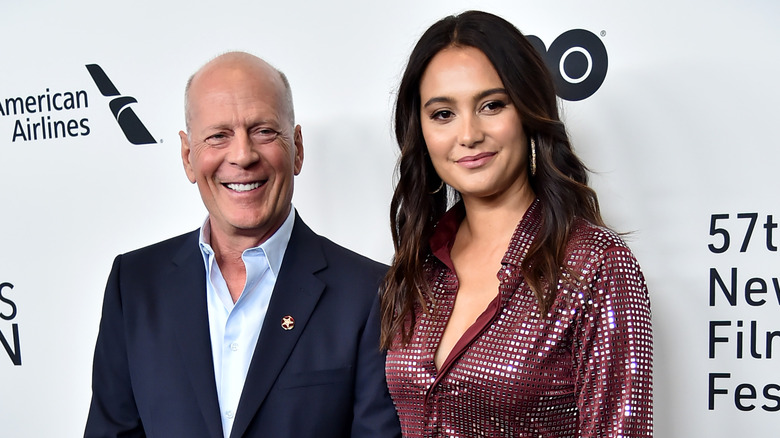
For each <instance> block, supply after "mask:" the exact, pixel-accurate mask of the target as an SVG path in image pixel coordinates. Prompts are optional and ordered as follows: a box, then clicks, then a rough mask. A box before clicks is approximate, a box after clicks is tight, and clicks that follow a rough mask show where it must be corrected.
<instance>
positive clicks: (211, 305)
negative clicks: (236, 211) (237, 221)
mask: <svg viewBox="0 0 780 438" xmlns="http://www.w3.org/2000/svg"><path fill="white" fill-rule="evenodd" d="M294 222H295V209H294V208H292V207H291V208H290V214H289V215H288V216H287V219H286V220H285V221H284V223H283V224H282V226H281V227H279V229H278V230H277V231H276V232H275V233H274V234H273V235H272V236H271V237H270V238H268V240H266V241H265V242H263V243H262V244H261V245H260V246H256V247H254V248H249V249H247V250H244V252H243V254H242V255H241V258H242V260H243V261H244V266H245V267H246V284H245V285H244V290H243V291H242V292H241V296H240V297H239V298H238V300H237V301H236V302H235V303H233V298H231V296H230V292H229V291H228V288H227V283H225V279H224V278H223V277H222V272H221V271H220V269H219V266H218V265H217V262H216V258H215V256H214V250H213V249H212V247H211V245H210V242H211V239H210V237H211V228H210V225H209V220H208V218H207V219H206V222H205V223H204V224H203V226H202V227H201V230H200V250H201V253H202V254H203V262H204V263H205V264H206V298H207V303H208V315H209V332H210V334H211V353H212V355H213V357H214V377H215V378H216V382H217V397H218V398H219V408H220V414H221V418H222V432H223V434H224V436H225V438H228V437H229V436H230V431H231V429H232V428H233V420H234V418H235V415H236V409H237V408H238V401H239V399H240V398H241V391H242V390H243V388H244V381H245V380H246V375H247V371H248V370H249V364H250V363H251V362H252V355H253V354H254V351H255V345H256V344H257V338H258V337H259V336H260V329H261V327H262V326H263V320H265V314H266V312H267V311H268V304H269V303H270V301H271V293H272V292H273V290H274V286H275V285H276V278H277V277H278V276H279V269H281V267H282V259H283V258H284V252H285V250H286V249H287V243H288V242H289V241H290V235H291V234H292V229H293V223H294ZM280 323H281V321H280Z"/></svg>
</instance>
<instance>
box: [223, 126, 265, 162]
mask: <svg viewBox="0 0 780 438" xmlns="http://www.w3.org/2000/svg"><path fill="white" fill-rule="evenodd" d="M254 146H255V145H254V143H253V142H252V138H251V137H250V136H249V134H248V133H245V132H239V133H237V134H236V136H235V138H233V141H232V142H231V143H230V148H229V150H228V157H227V158H228V161H229V162H230V164H235V165H236V166H240V167H243V168H246V167H249V166H251V165H252V164H254V163H256V162H257V161H259V160H260V154H259V153H258V152H257V150H256V149H255V147H254Z"/></svg>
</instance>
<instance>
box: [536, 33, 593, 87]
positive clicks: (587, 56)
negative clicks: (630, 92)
mask: <svg viewBox="0 0 780 438" xmlns="http://www.w3.org/2000/svg"><path fill="white" fill-rule="evenodd" d="M527 37H528V39H529V40H530V41H531V44H532V45H533V46H534V48H535V49H536V51H537V52H539V53H540V54H541V55H542V58H543V59H544V63H545V64H546V65H547V69H548V70H550V73H551V74H552V76H553V79H554V80H555V88H556V92H557V93H558V96H559V97H560V98H561V99H565V100H570V101H577V100H583V99H585V98H588V97H590V96H592V95H593V93H595V92H596V90H598V89H599V87H601V84H602V83H604V78H606V77H607V49H606V47H604V44H603V43H602V42H601V39H599V37H597V36H596V35H594V34H593V33H591V32H588V31H587V30H583V29H573V30H570V31H568V32H565V33H563V34H561V36H559V37H558V38H556V39H555V41H553V42H552V44H550V48H549V49H547V48H546V47H545V46H544V43H543V42H542V40H540V39H539V38H538V37H536V36H533V35H528V36H527Z"/></svg>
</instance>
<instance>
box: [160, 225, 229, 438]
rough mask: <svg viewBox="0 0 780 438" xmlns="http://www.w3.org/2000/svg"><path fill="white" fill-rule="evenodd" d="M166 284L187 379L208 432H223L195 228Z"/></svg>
mask: <svg viewBox="0 0 780 438" xmlns="http://www.w3.org/2000/svg"><path fill="white" fill-rule="evenodd" d="M173 265H174V266H173V269H172V271H171V273H170V277H169V280H170V281H169V283H168V287H169V288H170V290H171V291H174V292H175V293H164V294H162V295H164V296H166V297H170V299H171V301H170V302H169V303H168V304H169V308H170V309H171V314H172V316H171V317H172V319H174V321H175V322H174V324H175V331H176V336H177V339H178V341H179V350H180V351H181V356H182V361H183V362H184V367H185V369H186V372H187V376H188V377H189V379H190V383H191V384H192V388H193V390H194V392H195V398H196V401H197V403H198V406H199V407H200V410H201V413H202V415H203V419H204V421H205V423H206V427H207V429H208V432H209V435H210V436H213V437H221V436H222V419H221V418H220V415H219V402H218V400H217V390H216V388H217V385H216V380H215V379H214V361H213V359H212V353H211V342H210V339H211V336H210V334H209V322H208V310H207V305H206V271H205V267H204V265H203V257H202V255H201V253H200V249H199V247H198V232H197V231H195V232H193V233H191V234H190V235H189V236H188V238H187V239H186V240H185V244H184V245H183V246H182V248H181V249H180V250H179V252H178V253H177V254H176V256H175V257H174V258H173Z"/></svg>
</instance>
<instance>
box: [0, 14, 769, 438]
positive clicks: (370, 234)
mask: <svg viewBox="0 0 780 438" xmlns="http://www.w3.org/2000/svg"><path fill="white" fill-rule="evenodd" d="M160 3H162V2H156V1H155V2H152V1H138V2H121V3H119V2H117V3H116V4H113V3H112V2H103V1H97V0H72V1H70V2H66V3H62V2H55V1H38V2H36V1H29V2H4V4H3V5H2V6H0V29H1V30H2V39H1V40H0V41H2V42H1V43H0V56H2V62H0V106H1V107H2V111H0V335H1V336H2V339H4V340H5V342H6V343H7V344H8V348H0V436H2V437H14V438H15V437H76V436H79V435H81V434H82V431H83V425H84V421H85V418H86V414H87V409H88V405H89V397H90V372H91V360H92V349H93V347H94V341H95V337H96V335H97V327H98V320H99V317H100V306H101V302H102V293H103V287H104V285H105V280H106V277H107V275H108V271H109V269H110V263H111V260H112V259H113V257H114V256H115V255H116V254H117V253H120V252H125V251H128V250H131V249H134V248H137V247H140V246H143V245H146V244H150V243H153V242H155V241H158V240H161V239H163V238H166V237H170V236H173V235H176V234H180V233H182V232H185V231H189V230H191V229H194V228H196V227H197V226H199V225H200V223H201V222H202V221H203V219H204V217H205V209H204V208H203V206H202V204H201V202H200V199H199V196H198V194H197V189H196V188H195V187H193V186H191V185H190V184H189V183H188V181H187V180H186V178H185V175H184V172H183V170H182V167H181V162H180V158H179V141H178V136H177V132H178V130H179V129H181V128H182V127H183V126H184V123H183V111H182V94H183V88H184V83H185V81H186V79H187V77H188V76H189V75H190V74H191V73H192V72H194V71H195V70H196V69H197V68H198V67H199V66H200V65H202V64H203V63H204V62H206V61H208V60H209V59H210V58H211V57H213V56H214V55H216V54H219V53H221V52H224V51H227V50H246V51H249V52H252V53H254V54H257V55H259V56H262V57H264V58H266V59H267V60H269V61H270V62H271V63H273V64H274V65H276V66H277V67H279V68H281V69H282V70H283V71H285V72H286V74H287V75H288V77H289V79H290V82H291V83H292V86H293V93H294V98H295V104H296V113H297V114H296V115H297V119H298V122H299V123H300V124H301V125H302V127H303V135H304V146H305V162H304V166H303V172H302V174H301V175H300V176H299V177H298V178H297V180H296V191H295V198H294V203H295V205H296V207H297V208H298V210H299V211H300V213H301V214H302V216H303V217H304V218H305V220H306V221H307V222H308V223H309V225H311V226H312V227H313V228H314V229H315V230H317V231H318V232H320V233H321V234H324V235H327V236H329V237H331V238H332V239H334V240H336V241H337V242H340V243H342V244H343V245H345V246H347V247H350V248H352V249H354V250H356V251H358V252H361V253H364V254H366V255H368V256H370V257H373V258H375V259H378V260H381V261H384V262H387V261H389V260H390V257H391V254H392V245H391V242H390V237H389V232H388V219H387V217H388V204H389V200H390V196H391V192H392V178H393V170H394V164H395V158H396V153H395V150H396V146H395V144H394V141H393V139H392V136H391V127H390V120H391V109H392V101H393V92H394V90H395V87H396V86H397V82H398V79H399V77H400V74H401V71H402V70H403V67H404V62H405V58H406V57H407V56H408V54H409V52H410V50H411V48H412V46H413V44H414V43H415V42H416V40H417V38H418V37H419V36H420V34H421V33H422V32H423V31H424V30H425V29H426V28H427V27H428V26H429V25H430V24H432V23H433V22H434V21H436V20H437V19H439V18H441V17H442V16H444V15H448V14H451V13H456V12H460V11H463V10H466V9H471V8H479V9H483V10H487V11H490V12H493V13H497V14H499V15H501V16H503V17H505V18H507V19H508V20H510V21H512V22H513V23H514V24H516V25H517V26H518V27H519V28H520V29H521V30H523V31H524V32H526V33H529V34H533V35H536V36H538V37H539V38H541V39H542V41H544V42H545V43H546V44H547V46H549V45H550V43H551V42H552V41H553V40H554V39H555V38H556V37H557V36H558V35H560V34H562V33H563V32H566V31H568V30H570V29H585V30H588V31H590V32H592V33H594V34H596V35H598V36H599V38H600V39H601V41H602V43H603V44H604V46H605V47H606V49H607V52H608V55H609V69H608V73H607V76H606V80H605V81H604V83H603V85H602V86H601V88H600V89H599V90H598V91H597V92H596V93H595V94H594V95H593V96H591V97H589V98H587V99H585V100H582V101H578V102H562V107H563V110H564V117H565V120H566V122H567V124H568V127H569V130H570V133H571V135H572V137H573V140H574V144H575V147H576V149H577V152H578V153H579V154H580V156H581V157H582V158H583V159H584V161H585V162H586V163H587V164H588V165H589V166H590V167H591V169H592V170H593V171H594V172H595V173H594V175H593V180H592V182H593V185H594V187H595V188H596V189H597V191H598V193H599V195H600V199H601V203H602V207H603V210H604V213H605V216H606V219H607V221H608V222H609V223H610V224H611V225H612V226H613V227H615V228H616V229H617V230H619V231H630V232H632V234H631V235H630V236H629V244H630V246H631V247H632V248H633V250H634V251H635V253H636V255H637V257H638V258H639V261H640V263H641V264H642V266H643V269H644V271H645V274H646V277H647V281H648V285H649V288H650V294H651V299H652V304H653V320H654V324H655V346H656V361H655V430H656V436H658V437H705V436H706V437H724V438H725V437H733V436H744V437H758V438H763V437H767V438H768V437H777V436H778V434H779V432H777V430H778V424H780V422H778V418H780V413H779V412H778V410H780V367H779V366H778V362H779V361H780V333H777V335H776V336H775V335H773V333H775V332H780V318H778V316H779V315H780V312H778V310H779V309H780V290H778V289H780V285H778V280H777V278H778V277H780V269H779V268H778V267H779V266H780V263H778V262H779V261H780V256H779V255H778V251H777V247H778V246H780V230H778V229H777V228H776V225H775V223H776V222H780V203H778V183H777V178H778V177H777V175H778V173H777V167H778V161H780V160H778V158H780V151H778V146H780V145H778V140H777V138H778V137H777V134H776V133H775V132H774V129H775V128H774V127H775V126H776V120H777V119H778V117H780V110H778V102H780V86H778V85H777V81H778V78H779V77H780V57H778V55H777V44H778V42H780V26H778V25H777V23H778V19H780V4H779V3H777V2H774V1H771V0H765V1H762V0H754V1H752V2H749V3H748V2H736V1H731V2H725V1H708V2H705V1H695V2H693V1H692V2H684V3H683V2H676V1H675V2H672V1H667V0H662V1H658V0H656V1H653V2H642V3H636V2H631V3H630V4H629V3H628V2H621V1H617V0H610V1H606V0H605V1H600V2H581V1H553V2H540V1H529V0H512V1H479V2H477V1H457V0H456V1H451V2H446V4H435V5H434V4H426V3H423V2H419V1H409V0H396V1H393V2H382V3H374V2H363V1H358V0H343V1H335V2H305V1H300V0H287V1H284V2H274V3H271V2H267V1H251V2H250V1H247V2H239V1H222V2H211V1H195V0H190V1H180V0H179V1H169V2H165V4H160ZM86 64H98V65H100V66H101V67H102V68H103V70H104V71H105V72H106V74H107V75H108V77H109V78H110V79H111V81H112V82H113V83H114V85H115V86H116V88H117V89H118V90H119V91H120V92H121V94H122V95H127V96H132V97H134V98H135V99H137V103H133V104H131V106H130V108H132V109H133V111H134V112H135V114H136V115H138V117H139V118H140V120H141V121H142V122H143V123H144V125H145V126H146V127H147V128H148V130H149V132H150V133H151V134H152V136H153V137H154V139H155V140H156V141H157V143H156V144H151V145H144V146H135V145H132V144H130V143H129V142H128V141H127V139H126V138H125V136H124V135H123V133H122V131H121V129H120V128H119V125H118V124H117V123H116V121H115V120H114V119H113V116H112V114H111V111H110V110H109V106H108V105H109V101H110V100H111V98H108V97H104V96H102V95H101V94H100V92H99V91H98V89H97V87H96V86H95V83H94V82H93V81H92V78H91V77H90V75H89V73H88V72H87V70H86V68H85V65H86ZM47 90H48V91H47ZM79 91H83V92H85V93H86V96H87V101H86V102H82V105H80V107H79V108H73V109H65V107H64V106H63V105H64V102H65V96H67V94H66V93H74V94H76V93H77V92H79ZM57 93H59V94H60V96H59V97H58V98H55V97H54V95H55V94H57ZM29 96H33V98H32V106H29V104H28V103H27V102H28V100H27V99H28V97H29ZM39 96H43V97H42V98H41V99H42V100H41V99H39V98H38V97H39ZM46 96H48V97H46ZM17 98H20V99H21V100H17ZM47 99H54V100H55V101H56V102H58V104H57V105H59V107H60V108H63V109H62V110H57V109H56V108H55V109H52V110H51V111H49V110H48V108H47V107H44V105H46V102H47ZM57 99H59V100H57ZM13 102H17V104H18V105H17V107H16V108H14V107H13ZM20 102H23V103H24V104H25V105H24V109H25V110H26V111H25V112H24V113H22V110H23V108H22V105H21V103H20ZM9 104H10V105H11V106H10V107H9ZM31 109H32V110H35V111H36V112H35V113H33V112H32V111H30V110H31ZM41 117H43V118H44V125H46V124H47V123H49V122H51V123H54V122H57V121H62V122H64V124H65V125H66V126H67V123H68V121H70V120H74V121H75V122H73V123H75V124H76V125H75V127H74V128H73V129H72V133H73V134H74V135H75V136H71V135H70V134H68V135H67V136H66V138H62V135H60V136H59V138H56V139H48V138H47V139H43V138H41V136H42V134H41V133H40V132H39V133H38V138H37V139H27V140H25V138H26V137H27V134H26V129H27V125H28V120H27V119H28V118H29V123H30V124H33V123H36V122H39V121H40V119H41ZM20 129H21V130H22V131H19V130H20ZM23 131H24V135H22V133H23ZM740 214H742V215H741V216H739V215H740ZM745 214H747V215H745ZM753 214H755V215H753ZM713 215H728V217H727V218H726V217H725V216H715V219H714V220H713ZM753 216H755V218H756V220H755V226H754V228H753V230H752V232H750V233H748V229H749V225H750V223H751V218H752V217H753ZM725 234H728V236H729V245H728V247H726V246H725V245H724V235H725ZM746 236H747V237H749V239H746ZM746 240H748V242H747V245H746V247H745V251H740V249H741V247H742V246H743V243H744V242H745V241H746ZM708 245H713V247H714V249H715V251H722V252H714V251H713V250H710V249H709V248H708ZM773 248H774V249H773ZM732 268H735V269H732ZM734 273H736V275H733V274H734ZM719 281H720V282H722V285H721V283H720V282H719ZM732 283H733V284H732ZM711 299H712V300H713V303H712V304H711V303H710V300H711ZM729 300H733V305H732V303H731V302H730V301H729ZM752 327H755V328H752ZM14 331H16V332H17V333H18V342H16V341H14ZM753 333H755V335H753ZM773 336H774V337H773ZM767 339H769V341H767ZM711 344H712V346H713V353H714V357H712V358H711V357H710V347H711ZM772 349H773V350H774V351H771V350H772ZM770 353H771V355H770ZM770 356H771V357H770ZM726 375H728V377H726ZM711 382H712V383H711ZM711 394H712V395H711ZM711 398H712V400H710V399H711ZM711 401H712V403H713V405H712V406H710V402H711Z"/></svg>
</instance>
